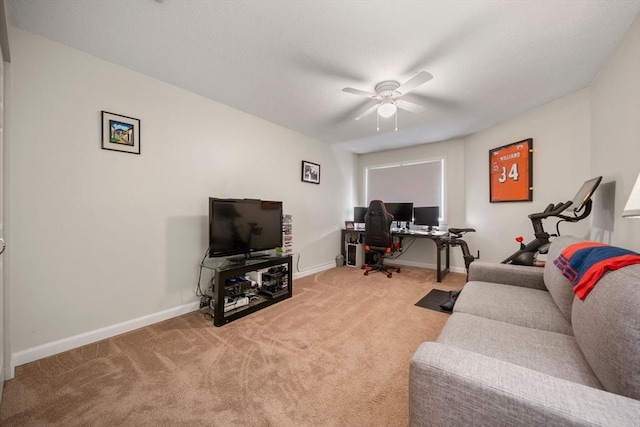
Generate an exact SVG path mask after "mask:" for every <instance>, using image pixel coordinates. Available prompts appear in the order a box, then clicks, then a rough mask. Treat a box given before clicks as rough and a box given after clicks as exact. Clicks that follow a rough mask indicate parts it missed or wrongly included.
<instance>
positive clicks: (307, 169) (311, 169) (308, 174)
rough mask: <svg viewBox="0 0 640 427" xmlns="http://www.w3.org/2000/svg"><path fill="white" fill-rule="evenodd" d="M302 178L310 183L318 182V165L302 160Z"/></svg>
mask: <svg viewBox="0 0 640 427" xmlns="http://www.w3.org/2000/svg"><path fill="white" fill-rule="evenodd" d="M302 180H303V181H304V182H310V183H312V184H320V165H319V164H316V163H311V162H307V161H306V160H303V161H302Z"/></svg>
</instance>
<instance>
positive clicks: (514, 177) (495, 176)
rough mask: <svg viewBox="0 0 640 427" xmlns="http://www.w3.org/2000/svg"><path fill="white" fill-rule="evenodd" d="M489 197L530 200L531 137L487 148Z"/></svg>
mask: <svg viewBox="0 0 640 427" xmlns="http://www.w3.org/2000/svg"><path fill="white" fill-rule="evenodd" d="M489 187H490V189H489V201H490V202H491V203H496V202H530V201H532V200H533V139H532V138H529V139H525V140H522V141H518V142H514V143H512V144H508V145H503V146H502V147H498V148H494V149H492V150H489Z"/></svg>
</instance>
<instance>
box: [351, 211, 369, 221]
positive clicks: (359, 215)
mask: <svg viewBox="0 0 640 427" xmlns="http://www.w3.org/2000/svg"><path fill="white" fill-rule="evenodd" d="M367 209H368V208H363V207H355V208H353V222H355V223H356V224H364V216H365V215H366V214H367Z"/></svg>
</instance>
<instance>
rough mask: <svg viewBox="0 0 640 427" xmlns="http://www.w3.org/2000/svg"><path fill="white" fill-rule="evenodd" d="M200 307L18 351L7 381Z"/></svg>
mask: <svg viewBox="0 0 640 427" xmlns="http://www.w3.org/2000/svg"><path fill="white" fill-rule="evenodd" d="M199 307H200V301H195V302H191V303H189V304H184V305H181V306H178V307H174V308H170V309H168V310H164V311H161V312H158V313H152V314H148V315H146V316H142V317H138V318H137V319H132V320H128V321H126V322H122V323H118V324H115V325H111V326H107V327H105V328H101V329H96V330H95V331H89V332H85V333H82V334H79V335H76V336H73V337H69V338H64V339H61V340H59V341H54V342H50V343H47V344H42V345H39V346H37V347H33V348H28V349H26V350H22V351H18V352H16V353H13V354H12V355H11V363H10V366H9V372H5V379H11V378H13V377H14V376H15V369H16V366H20V365H24V364H25V363H29V362H34V361H36V360H39V359H42V358H45V357H49V356H53V355H54V354H58V353H62V352H63V351H67V350H71V349H74V348H78V347H82V346H83V345H87V344H91V343H94V342H97V341H101V340H104V339H107V338H111V337H115V336H116V335H120V334H123V333H125V332H130V331H133V330H135V329H140V328H143V327H145V326H149V325H152V324H154V323H158V322H162V321H163V320H167V319H171V318H173V317H177V316H181V315H183V314H186V313H191V312H192V311H196V310H198V308H199Z"/></svg>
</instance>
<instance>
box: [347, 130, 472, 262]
mask: <svg viewBox="0 0 640 427" xmlns="http://www.w3.org/2000/svg"><path fill="white" fill-rule="evenodd" d="M465 155H466V154H465V153H464V145H463V140H462V139H455V140H451V141H444V142H437V143H431V144H423V145H419V146H415V147H409V148H403V149H399V150H391V151H382V152H378V153H370V154H361V155H360V156H358V171H359V172H358V181H357V183H358V188H359V189H360V192H359V194H358V203H359V206H367V203H368V200H364V170H365V168H366V167H369V166H378V165H386V164H392V163H400V162H406V161H417V160H427V159H433V158H440V157H444V158H445V159H446V163H445V168H446V169H445V197H446V205H447V206H446V212H444V215H445V221H446V222H447V223H448V225H449V227H465V226H466V221H465V202H464V199H465V187H464V163H465V160H464V159H465ZM407 201H411V200H407ZM349 215H350V216H349V217H347V219H349V218H351V217H352V216H353V210H352V211H351V212H350V214H349ZM451 256H452V259H451V265H452V267H454V268H452V270H455V271H459V272H463V271H464V260H463V259H462V255H461V252H460V251H459V250H458V249H452V250H451ZM398 264H406V265H416V266H429V267H432V268H435V265H436V249H435V245H434V244H433V242H431V241H428V240H426V239H416V242H415V243H414V244H413V246H411V247H410V249H408V250H407V252H406V253H403V254H402V256H401V257H400V258H398Z"/></svg>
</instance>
